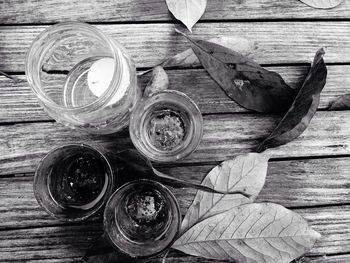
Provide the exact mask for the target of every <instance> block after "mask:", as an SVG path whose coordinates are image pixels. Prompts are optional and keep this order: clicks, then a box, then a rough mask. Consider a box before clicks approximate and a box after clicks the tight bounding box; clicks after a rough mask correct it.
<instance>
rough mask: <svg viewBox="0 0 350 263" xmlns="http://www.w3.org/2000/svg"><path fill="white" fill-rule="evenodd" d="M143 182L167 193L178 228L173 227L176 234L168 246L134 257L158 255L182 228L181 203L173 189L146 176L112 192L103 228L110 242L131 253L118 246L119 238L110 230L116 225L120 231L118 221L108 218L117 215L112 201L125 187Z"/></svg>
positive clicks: (104, 215)
mask: <svg viewBox="0 0 350 263" xmlns="http://www.w3.org/2000/svg"><path fill="white" fill-rule="evenodd" d="M142 184H144V185H145V184H146V185H151V186H154V187H155V189H156V190H161V191H163V193H164V194H165V198H166V199H167V200H168V201H169V202H170V204H171V209H172V212H174V215H173V217H172V222H174V225H173V226H174V227H176V228H174V229H172V231H174V232H175V234H174V235H173V237H172V238H171V239H170V240H169V241H168V242H167V244H166V246H164V247H163V248H162V249H160V250H159V251H157V252H155V253H150V254H148V255H133V257H136V258H144V257H153V256H156V255H158V254H160V253H162V252H164V251H165V250H166V249H167V248H168V247H170V246H171V245H172V244H173V243H174V242H175V238H176V236H177V233H178V232H179V231H180V228H181V212H180V206H179V203H178V201H177V199H176V197H175V195H174V194H173V193H172V191H170V189H169V188H168V187H167V186H166V185H164V184H162V183H160V182H158V181H155V180H152V179H146V178H142V179H136V180H133V181H130V182H127V183H125V184H123V185H121V186H119V188H118V189H117V190H115V191H114V193H112V194H111V196H110V197H109V199H108V201H107V202H106V207H105V210H104V213H103V229H104V231H105V233H106V236H107V237H108V241H109V242H110V244H111V245H113V246H114V247H116V248H118V249H119V250H120V251H121V252H123V253H125V254H129V251H126V250H123V249H122V248H121V247H119V246H118V245H119V244H118V240H116V238H115V237H114V236H113V235H111V233H110V232H109V230H110V229H111V228H114V227H116V229H118V231H120V230H119V228H118V223H117V221H116V220H115V218H113V220H111V221H109V220H108V218H109V216H110V215H113V216H115V207H112V206H111V203H112V202H113V201H114V200H115V199H116V197H117V196H118V194H120V193H121V192H122V191H123V190H125V189H128V188H130V187H131V189H133V187H134V186H135V185H136V186H137V185H142ZM157 188H158V189H157Z"/></svg>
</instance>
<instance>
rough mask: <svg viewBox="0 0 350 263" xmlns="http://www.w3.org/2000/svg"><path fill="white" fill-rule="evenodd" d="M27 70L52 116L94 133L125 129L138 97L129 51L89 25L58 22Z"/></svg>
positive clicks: (33, 50) (34, 50)
mask: <svg viewBox="0 0 350 263" xmlns="http://www.w3.org/2000/svg"><path fill="white" fill-rule="evenodd" d="M25 71H26V75H27V79H28V82H29V84H30V87H31V88H32V90H33V92H34V93H35V95H36V96H37V98H38V100H39V102H40V104H41V105H42V107H43V108H44V109H45V110H46V112H47V113H48V114H49V115H50V116H51V117H52V118H54V119H55V120H56V121H58V122H60V123H63V124H65V125H66V126H69V127H72V128H80V129H84V130H87V131H89V132H92V133H99V134H108V133H113V132H116V131H119V130H121V129H122V128H124V127H126V126H127V125H128V122H129V116H130V112H131V110H132V109H133V108H134V106H135V104H136V102H137V100H138V99H139V98H140V91H139V89H138V87H137V77H136V69H135V66H134V64H133V62H132V60H131V58H130V56H129V55H128V54H127V52H126V51H125V49H124V48H123V47H122V46H121V45H120V44H119V43H118V42H117V41H116V40H114V39H113V38H111V37H109V36H107V35H106V34H105V33H103V32H102V31H100V30H98V29H96V28H95V27H93V26H90V25H88V24H85V23H77V22H68V23H59V24H56V25H54V26H51V27H49V28H48V29H46V30H45V31H43V32H42V33H41V34H40V35H39V36H38V37H37V38H36V39H35V40H34V42H33V43H32V45H31V47H30V49H29V52H28V54H27V59H26V65H25Z"/></svg>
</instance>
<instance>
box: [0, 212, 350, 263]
mask: <svg viewBox="0 0 350 263" xmlns="http://www.w3.org/2000/svg"><path fill="white" fill-rule="evenodd" d="M296 212H298V213H299V214H301V215H302V216H303V217H305V218H306V219H307V220H308V221H309V223H310V225H311V226H312V227H313V228H314V229H315V230H317V231H319V232H320V233H321V234H322V238H321V239H320V240H319V241H318V242H317V243H316V244H315V246H314V248H313V249H312V250H311V252H310V253H308V255H315V256H317V255H324V254H335V253H349V252H350V242H349V241H350V207H349V206H335V207H324V208H306V209H305V208H304V209H297V210H296ZM101 233H102V224H100V223H96V224H95V223H94V224H85V225H72V226H64V227H60V226H56V227H41V228H31V229H18V230H8V231H7V230H4V231H1V235H0V262H4V261H6V262H8V261H11V260H17V261H20V260H26V261H27V260H40V259H48V258H49V259H58V258H63V259H64V258H71V257H79V256H82V255H83V253H84V252H85V251H86V249H87V248H88V247H89V245H90V244H91V243H92V242H93V239H94V238H95V237H97V236H99V235H100V234H101ZM172 262H178V261H176V260H174V261H172ZM187 262H191V261H187Z"/></svg>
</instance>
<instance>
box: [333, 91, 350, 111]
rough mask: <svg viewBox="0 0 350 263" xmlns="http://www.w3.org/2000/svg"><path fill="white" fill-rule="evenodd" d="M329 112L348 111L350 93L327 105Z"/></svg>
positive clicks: (349, 108)
mask: <svg viewBox="0 0 350 263" xmlns="http://www.w3.org/2000/svg"><path fill="white" fill-rule="evenodd" d="M328 109H330V110H350V93H349V94H344V95H342V96H340V97H338V98H337V99H336V100H334V101H332V102H331V104H330V105H329V108H328Z"/></svg>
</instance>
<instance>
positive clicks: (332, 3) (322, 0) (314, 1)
mask: <svg viewBox="0 0 350 263" xmlns="http://www.w3.org/2000/svg"><path fill="white" fill-rule="evenodd" d="M300 1H301V2H303V3H304V4H307V5H308V6H311V7H314V8H320V9H330V8H334V7H337V6H338V5H340V4H341V3H343V2H344V0H300Z"/></svg>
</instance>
